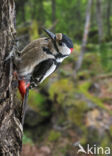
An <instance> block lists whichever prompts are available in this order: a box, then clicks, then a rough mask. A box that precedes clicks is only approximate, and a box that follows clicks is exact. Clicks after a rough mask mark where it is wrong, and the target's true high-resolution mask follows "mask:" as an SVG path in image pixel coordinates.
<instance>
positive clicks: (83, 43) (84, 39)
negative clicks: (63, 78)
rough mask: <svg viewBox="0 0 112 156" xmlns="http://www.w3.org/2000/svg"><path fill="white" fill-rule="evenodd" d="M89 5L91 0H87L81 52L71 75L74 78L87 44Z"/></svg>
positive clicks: (89, 16)
mask: <svg viewBox="0 0 112 156" xmlns="http://www.w3.org/2000/svg"><path fill="white" fill-rule="evenodd" d="M91 7H92V0H89V1H88V6H87V12H86V22H85V28H84V35H83V40H82V47H81V52H80V55H79V58H78V61H77V62H76V66H75V71H74V75H73V76H74V77H75V78H76V73H77V71H78V70H79V69H80V67H81V65H82V61H83V57H84V53H85V47H86V44H87V39H88V33H89V27H90V18H91Z"/></svg>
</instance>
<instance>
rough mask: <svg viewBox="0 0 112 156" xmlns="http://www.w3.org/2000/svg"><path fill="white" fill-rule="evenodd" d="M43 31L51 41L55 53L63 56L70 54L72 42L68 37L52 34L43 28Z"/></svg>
mask: <svg viewBox="0 0 112 156" xmlns="http://www.w3.org/2000/svg"><path fill="white" fill-rule="evenodd" d="M43 30H44V31H45V32H46V33H47V34H48V36H49V37H50V38H51V39H52V41H53V44H54V47H55V49H56V51H58V52H59V53H61V54H62V55H65V56H68V55H70V54H71V52H72V51H73V42H72V40H71V39H70V38H69V37H68V36H66V35H64V34H62V33H57V34H54V33H52V32H50V31H49V30H47V29H45V28H43Z"/></svg>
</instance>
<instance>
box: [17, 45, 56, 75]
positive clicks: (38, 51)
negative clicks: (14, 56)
mask: <svg viewBox="0 0 112 156" xmlns="http://www.w3.org/2000/svg"><path fill="white" fill-rule="evenodd" d="M44 46H46V47H47V44H46V45H45V44H40V45H39V44H38V46H37V45H35V46H34V47H32V48H29V49H28V51H27V52H26V50H27V48H26V50H25V51H24V53H23V55H22V56H21V60H20V61H19V62H18V65H17V68H18V73H19V75H27V74H30V73H32V72H33V69H34V68H35V67H36V66H37V65H38V64H40V62H43V61H45V60H47V59H50V58H54V56H53V55H51V54H47V53H46V52H44V51H43V47H44Z"/></svg>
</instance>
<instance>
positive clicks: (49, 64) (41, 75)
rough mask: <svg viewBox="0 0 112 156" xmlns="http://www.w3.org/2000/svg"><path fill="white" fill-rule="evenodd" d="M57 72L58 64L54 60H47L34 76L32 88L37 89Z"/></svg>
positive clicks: (39, 65)
mask: <svg viewBox="0 0 112 156" xmlns="http://www.w3.org/2000/svg"><path fill="white" fill-rule="evenodd" d="M55 70H56V63H55V60H54V59H47V60H45V61H43V62H41V63H40V64H38V65H37V66H36V67H35V69H34V71H33V74H32V78H31V87H36V86H37V85H38V84H39V83H41V82H42V81H43V80H44V79H45V78H47V77H48V76H49V75H50V74H52V73H53V72H54V71H55Z"/></svg>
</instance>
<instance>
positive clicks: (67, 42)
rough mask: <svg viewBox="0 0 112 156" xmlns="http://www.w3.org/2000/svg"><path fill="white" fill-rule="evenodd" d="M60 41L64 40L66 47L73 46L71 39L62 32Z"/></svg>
mask: <svg viewBox="0 0 112 156" xmlns="http://www.w3.org/2000/svg"><path fill="white" fill-rule="evenodd" d="M62 42H64V43H65V44H66V45H67V47H68V48H73V42H72V40H71V39H70V38H69V37H67V36H66V35H64V34H62Z"/></svg>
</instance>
